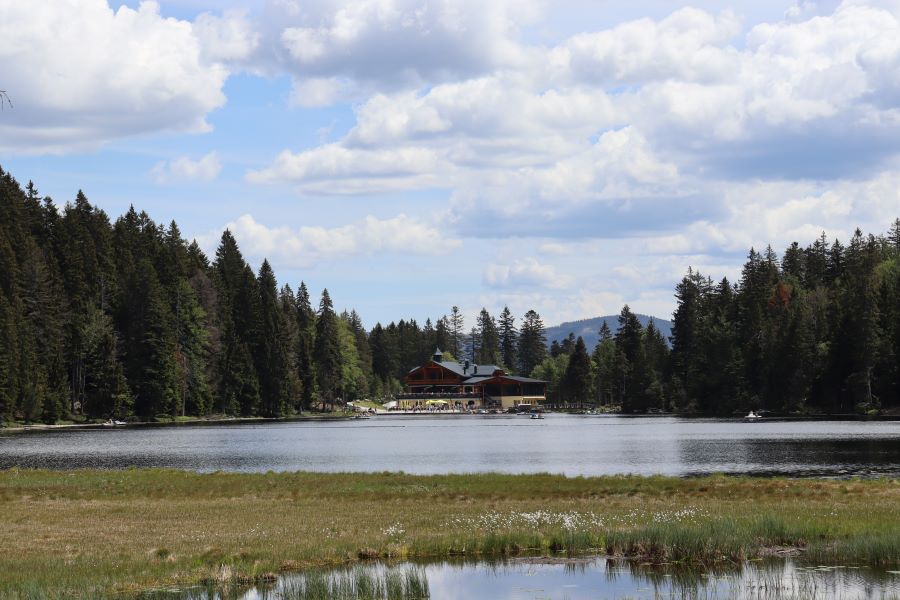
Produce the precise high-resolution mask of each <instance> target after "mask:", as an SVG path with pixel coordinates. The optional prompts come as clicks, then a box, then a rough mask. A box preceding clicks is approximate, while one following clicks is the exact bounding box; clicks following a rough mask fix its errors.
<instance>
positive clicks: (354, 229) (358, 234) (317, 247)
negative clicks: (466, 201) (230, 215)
mask: <svg viewBox="0 0 900 600" xmlns="http://www.w3.org/2000/svg"><path fill="white" fill-rule="evenodd" d="M225 228H227V229H229V230H230V231H231V232H232V233H233V234H234V237H235V239H236V240H237V241H238V244H239V245H240V246H241V250H242V251H243V252H244V253H245V254H246V255H248V256H250V257H254V258H256V259H262V258H268V259H269V260H270V261H271V262H272V263H273V265H275V266H283V267H308V266H311V265H315V264H317V263H321V262H329V261H336V260H342V259H346V258H350V257H355V256H371V255H376V254H378V255H380V254H382V253H388V252H390V253H396V254H412V255H442V254H447V253H449V252H451V251H453V250H454V249H456V248H458V247H459V246H460V242H459V240H456V239H453V238H448V237H446V236H444V235H443V234H442V233H441V232H440V231H439V230H438V229H437V228H435V227H433V226H431V225H428V224H425V223H423V222H421V221H419V220H417V219H414V218H412V217H408V216H406V215H403V214H401V215H398V216H396V217H394V218H391V219H378V218H375V217H373V216H368V217H366V218H365V219H363V220H361V221H357V222H355V223H352V224H350V225H344V226H341V227H334V228H325V227H300V228H299V229H293V228H290V227H269V226H267V225H264V224H262V223H259V222H258V221H256V219H254V218H253V216H252V215H250V214H245V215H242V216H241V217H239V218H238V219H236V220H235V221H232V222H230V223H228V224H226V225H225ZM219 236H220V233H219V232H211V233H209V234H207V235H205V236H201V237H200V238H198V239H199V241H200V242H201V243H202V244H203V245H204V247H207V248H214V247H215V245H216V243H218V239H219Z"/></svg>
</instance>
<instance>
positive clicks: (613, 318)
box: [547, 314, 672, 352]
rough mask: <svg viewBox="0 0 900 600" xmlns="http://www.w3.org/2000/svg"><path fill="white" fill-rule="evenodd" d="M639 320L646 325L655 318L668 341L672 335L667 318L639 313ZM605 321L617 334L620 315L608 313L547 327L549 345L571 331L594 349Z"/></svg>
mask: <svg viewBox="0 0 900 600" xmlns="http://www.w3.org/2000/svg"><path fill="white" fill-rule="evenodd" d="M637 318H638V320H639V321H640V322H641V325H643V326H644V327H646V326H647V323H649V322H650V319H653V323H654V324H655V325H656V327H657V329H659V330H660V332H662V334H663V337H665V338H666V341H669V336H670V335H672V323H671V321H666V320H665V319H660V318H658V317H649V316H647V315H640V314H639V315H637ZM603 321H606V326H607V327H609V330H610V331H612V332H613V335H615V333H616V330H617V329H618V328H619V316H618V315H607V316H605V317H594V318H593V319H583V320H581V321H572V322H570V323H563V324H562V325H556V326H554V327H548V328H547V346H550V344H551V343H552V342H553V340H556V341H557V342H561V341H563V340H564V339H566V337H567V336H568V335H569V333H574V334H575V337H576V338H577V337H578V336H579V335H580V336H581V337H583V338H584V344H585V345H586V346H587V349H588V352H591V351H593V349H594V346H596V345H597V340H598V339H599V337H600V335H599V333H598V332H599V331H600V326H601V325H602V324H603Z"/></svg>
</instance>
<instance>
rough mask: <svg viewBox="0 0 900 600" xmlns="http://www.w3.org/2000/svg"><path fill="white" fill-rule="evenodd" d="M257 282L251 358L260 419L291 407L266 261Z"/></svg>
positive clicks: (283, 340) (281, 329) (281, 328)
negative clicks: (257, 322)
mask: <svg viewBox="0 0 900 600" xmlns="http://www.w3.org/2000/svg"><path fill="white" fill-rule="evenodd" d="M257 281H258V284H259V285H258V289H259V316H260V329H259V339H258V341H257V343H256V345H255V354H256V356H255V358H256V370H257V373H259V388H260V399H261V406H260V410H261V413H262V415H263V416H266V417H280V416H282V415H283V414H285V413H286V412H288V411H289V410H290V407H291V395H290V387H289V381H290V380H289V378H288V370H289V367H290V364H289V358H288V357H289V354H288V353H289V348H288V346H287V343H288V339H287V326H286V324H285V322H284V316H283V314H282V312H281V306H280V301H279V298H278V289H277V284H276V281H275V273H274V272H273V271H272V267H271V265H269V261H268V260H263V263H262V266H261V267H260V268H259V275H258V278H257Z"/></svg>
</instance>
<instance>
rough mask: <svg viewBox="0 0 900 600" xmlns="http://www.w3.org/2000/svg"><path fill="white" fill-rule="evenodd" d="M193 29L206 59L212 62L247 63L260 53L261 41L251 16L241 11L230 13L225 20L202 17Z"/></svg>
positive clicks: (222, 17) (220, 17) (223, 17)
mask: <svg viewBox="0 0 900 600" xmlns="http://www.w3.org/2000/svg"><path fill="white" fill-rule="evenodd" d="M193 28H194V34H195V35H196V36H197V39H198V40H199V41H200V46H201V48H202V51H203V54H204V56H205V57H206V59H207V60H209V61H211V62H215V61H243V60H245V59H247V58H249V57H250V56H251V54H252V53H253V51H254V50H256V48H257V47H258V46H259V42H260V37H261V34H260V32H258V31H256V30H255V29H254V24H253V23H252V22H251V21H250V19H249V18H248V17H247V13H246V12H244V11H239V10H229V11H226V12H225V14H224V15H222V16H218V15H214V14H212V13H202V14H200V15H198V16H197V18H196V19H195V20H194V24H193Z"/></svg>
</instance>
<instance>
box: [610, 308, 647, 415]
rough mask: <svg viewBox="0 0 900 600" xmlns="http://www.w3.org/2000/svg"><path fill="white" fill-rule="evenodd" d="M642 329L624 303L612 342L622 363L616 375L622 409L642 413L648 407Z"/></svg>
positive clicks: (635, 316)
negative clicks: (620, 388) (617, 328)
mask: <svg viewBox="0 0 900 600" xmlns="http://www.w3.org/2000/svg"><path fill="white" fill-rule="evenodd" d="M643 337H644V328H643V327H642V326H641V323H640V321H639V320H638V318H637V315H635V314H634V313H633V312H631V309H630V308H629V307H628V305H627V304H626V305H625V306H624V307H623V308H622V312H621V313H619V330H618V331H617V332H616V335H615V341H616V348H618V350H619V352H620V354H621V355H622V358H623V359H624V362H623V363H622V364H621V366H620V369H621V370H620V372H619V373H618V375H619V376H620V377H621V378H622V381H623V388H624V391H623V397H622V410H623V411H625V412H645V411H646V410H647V408H648V407H649V401H648V396H647V388H648V386H649V384H650V378H649V373H648V371H647V361H646V356H645V355H644V344H643Z"/></svg>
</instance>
